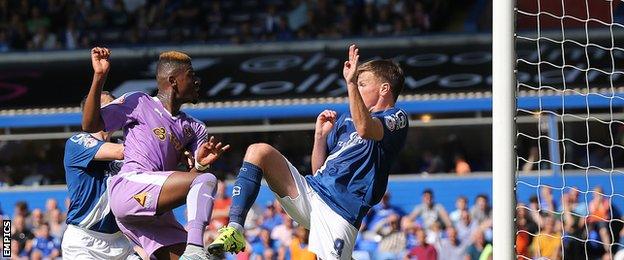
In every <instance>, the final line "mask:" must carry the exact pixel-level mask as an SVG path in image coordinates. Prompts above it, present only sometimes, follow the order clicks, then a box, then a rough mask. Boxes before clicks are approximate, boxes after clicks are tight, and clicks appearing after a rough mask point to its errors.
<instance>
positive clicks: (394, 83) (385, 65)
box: [357, 60, 405, 102]
mask: <svg viewBox="0 0 624 260" xmlns="http://www.w3.org/2000/svg"><path fill="white" fill-rule="evenodd" d="M365 71H369V72H371V73H373V74H374V75H375V77H378V78H381V80H382V81H384V82H388V83H389V84H390V90H391V92H392V96H393V97H394V101H395V102H396V100H397V99H398V98H399V95H400V94H401V91H403V84H404V83H405V76H404V75H403V70H402V69H401V67H400V66H399V65H398V64H396V63H395V62H394V61H392V60H372V61H368V62H365V63H363V64H362V65H360V66H358V68H357V75H358V76H359V75H360V74H361V73H362V72H365Z"/></svg>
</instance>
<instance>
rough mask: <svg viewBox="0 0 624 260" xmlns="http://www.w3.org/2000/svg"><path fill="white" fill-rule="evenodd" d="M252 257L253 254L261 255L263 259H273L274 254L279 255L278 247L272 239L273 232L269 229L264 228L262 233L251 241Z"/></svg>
mask: <svg viewBox="0 0 624 260" xmlns="http://www.w3.org/2000/svg"><path fill="white" fill-rule="evenodd" d="M251 247H252V248H253V249H252V252H253V253H252V258H253V256H256V257H260V258H261V259H273V256H277V247H276V245H275V243H274V241H273V239H271V232H270V231H269V229H266V228H262V229H261V230H260V234H258V236H257V237H256V238H255V239H254V240H253V242H251Z"/></svg>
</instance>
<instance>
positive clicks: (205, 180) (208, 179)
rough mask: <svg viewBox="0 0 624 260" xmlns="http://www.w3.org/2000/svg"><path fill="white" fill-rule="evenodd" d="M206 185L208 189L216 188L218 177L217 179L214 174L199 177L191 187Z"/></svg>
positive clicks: (204, 174)
mask: <svg viewBox="0 0 624 260" xmlns="http://www.w3.org/2000/svg"><path fill="white" fill-rule="evenodd" d="M202 184H206V185H207V186H208V187H211V188H213V189H214V188H215V187H216V186H217V177H215V176H214V175H213V174H212V173H203V174H200V175H197V177H195V179H193V182H192V183H191V187H193V186H195V185H202Z"/></svg>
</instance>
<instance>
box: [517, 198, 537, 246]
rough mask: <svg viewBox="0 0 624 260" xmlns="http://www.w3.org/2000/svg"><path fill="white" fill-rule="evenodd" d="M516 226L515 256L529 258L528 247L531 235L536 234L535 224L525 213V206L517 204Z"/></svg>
mask: <svg viewBox="0 0 624 260" xmlns="http://www.w3.org/2000/svg"><path fill="white" fill-rule="evenodd" d="M516 225H517V228H518V233H517V235H516V254H517V255H518V256H524V257H526V258H530V254H529V246H530V245H531V239H532V238H533V237H532V235H531V234H535V233H537V224H536V223H535V221H533V218H532V217H531V215H530V214H529V213H528V212H527V209H526V206H525V205H523V204H518V206H517V207H516Z"/></svg>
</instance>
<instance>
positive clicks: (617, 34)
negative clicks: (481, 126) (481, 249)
mask: <svg viewBox="0 0 624 260" xmlns="http://www.w3.org/2000/svg"><path fill="white" fill-rule="evenodd" d="M495 1H496V0H495ZM515 15H516V17H515V21H516V32H515V44H516V80H517V85H516V88H517V90H516V97H517V99H516V101H517V106H516V154H517V157H516V158H517V160H516V178H515V180H516V182H515V185H516V200H517V204H516V219H515V223H516V229H517V230H516V237H515V240H516V244H515V245H516V247H515V250H516V253H517V258H518V259H624V251H620V250H623V249H624V244H623V243H624V230H623V229H622V227H623V224H624V222H623V221H622V212H624V170H623V168H622V167H624V146H623V145H624V122H622V120H623V119H624V113H623V108H624V95H623V94H624V3H622V2H621V1H617V0H611V1H607V0H517V3H516V12H515ZM494 22H496V21H494ZM495 228H496V227H495ZM620 254H622V256H620ZM620 257H621V258H620Z"/></svg>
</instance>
